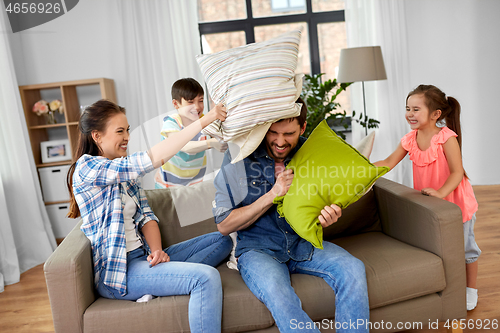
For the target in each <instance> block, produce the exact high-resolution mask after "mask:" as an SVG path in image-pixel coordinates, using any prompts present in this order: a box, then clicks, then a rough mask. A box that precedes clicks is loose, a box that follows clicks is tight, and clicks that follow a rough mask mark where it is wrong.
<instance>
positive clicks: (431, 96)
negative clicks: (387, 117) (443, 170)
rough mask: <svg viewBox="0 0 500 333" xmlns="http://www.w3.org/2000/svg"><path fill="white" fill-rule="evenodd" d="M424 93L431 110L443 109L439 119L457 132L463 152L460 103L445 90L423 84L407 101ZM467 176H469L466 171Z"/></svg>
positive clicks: (412, 92) (426, 103)
mask: <svg viewBox="0 0 500 333" xmlns="http://www.w3.org/2000/svg"><path fill="white" fill-rule="evenodd" d="M420 94H422V95H424V97H425V105H426V106H427V107H428V108H429V111H430V112H433V111H436V110H441V116H440V117H439V118H438V120H437V121H438V122H439V121H443V120H444V122H445V124H446V126H447V127H448V128H449V129H451V130H452V131H453V132H455V133H456V134H457V141H458V145H459V147H460V152H462V129H461V127H460V103H458V101H457V100H456V99H455V98H453V97H451V96H448V97H447V96H446V94H445V93H444V92H442V91H441V89H439V88H438V87H436V86H433V85H425V84H421V85H419V86H418V87H417V88H415V89H414V90H413V91H411V92H410V93H409V94H408V97H406V102H408V98H410V96H412V95H420ZM464 175H465V177H467V178H469V177H468V176H467V174H466V173H465V170H464Z"/></svg>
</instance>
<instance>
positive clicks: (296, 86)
mask: <svg viewBox="0 0 500 333" xmlns="http://www.w3.org/2000/svg"><path fill="white" fill-rule="evenodd" d="M300 34H301V33H300V30H294V31H291V32H288V33H286V34H283V35H281V36H279V37H276V38H273V39H271V40H268V41H265V42H260V43H253V44H248V45H245V46H240V47H237V48H233V49H230V50H225V51H222V52H218V53H213V54H203V55H199V56H197V57H196V60H197V61H198V64H199V66H200V69H201V72H202V74H203V76H204V78H205V82H206V84H207V87H208V92H209V93H210V97H211V98H212V100H213V101H214V102H215V103H216V104H218V103H221V102H222V103H223V104H224V105H225V106H226V108H227V118H226V121H224V122H223V123H222V124H221V123H220V122H214V123H212V124H211V125H209V126H207V127H206V128H205V129H204V130H203V133H205V134H208V135H210V136H212V137H215V138H218V139H219V140H222V141H225V142H228V141H233V142H235V143H236V144H237V145H238V146H239V147H240V154H239V155H238V156H237V157H236V158H235V159H234V160H233V161H232V162H233V163H234V162H236V161H237V160H240V159H243V158H245V157H246V156H248V155H249V154H251V153H252V152H253V151H254V150H255V148H257V146H258V145H259V144H260V142H261V141H262V139H263V138H264V136H265V132H267V129H266V131H264V130H263V128H265V126H267V128H269V126H270V125H271V124H272V123H273V122H276V121H278V120H280V119H284V118H291V117H297V116H299V114H300V105H298V104H295V101H296V100H297V98H298V97H299V96H300V92H301V90H302V80H301V77H302V75H297V76H296V75H295V70H296V68H297V59H298V48H299V42H300ZM256 127H260V128H258V129H257V128H256Z"/></svg>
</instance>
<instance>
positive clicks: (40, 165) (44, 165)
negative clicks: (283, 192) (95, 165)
mask: <svg viewBox="0 0 500 333" xmlns="http://www.w3.org/2000/svg"><path fill="white" fill-rule="evenodd" d="M68 164H71V160H67V161H59V162H50V163H38V164H37V165H36V167H37V168H47V167H53V166H60V165H68Z"/></svg>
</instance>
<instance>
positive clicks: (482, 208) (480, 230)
mask: <svg viewBox="0 0 500 333" xmlns="http://www.w3.org/2000/svg"><path fill="white" fill-rule="evenodd" d="M474 191H475V194H476V197H477V199H478V201H479V211H478V212H477V222H476V227H475V234H476V241H477V243H478V245H479V247H480V248H481V250H482V251H483V253H482V255H481V257H480V259H479V261H478V263H479V275H478V280H477V285H478V290H479V303H478V305H477V308H476V309H475V310H473V311H469V312H468V313H467V320H469V319H473V320H475V322H477V323H478V322H479V321H482V322H483V323H485V322H486V320H487V319H488V320H493V319H497V320H499V321H500V185H491V186H474ZM424 324H425V325H427V324H428V323H424ZM424 327H425V326H424ZM490 328H491V326H490ZM53 331H54V327H53V322H52V313H51V311H50V303H49V297H48V295H47V288H46V286H45V279H44V276H43V265H39V266H37V267H35V268H33V269H30V270H29V271H27V272H25V273H23V274H22V275H21V282H19V283H16V284H13V285H10V286H6V287H5V291H4V292H3V293H0V332H9V333H10V332H26V333H34V332H53ZM415 332H419V333H446V332H447V330H446V328H444V327H442V325H441V327H440V328H439V329H428V328H426V329H422V330H409V331H406V333H415ZM464 332H471V333H472V332H482V333H486V332H488V333H489V332H491V333H493V332H500V328H498V329H496V330H495V329H489V330H484V329H465V330H464Z"/></svg>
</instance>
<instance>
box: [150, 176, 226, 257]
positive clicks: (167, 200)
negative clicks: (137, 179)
mask: <svg viewBox="0 0 500 333" xmlns="http://www.w3.org/2000/svg"><path fill="white" fill-rule="evenodd" d="M145 192H146V197H147V198H148V203H149V206H150V207H151V209H153V212H154V213H155V215H156V217H158V220H159V221H160V222H159V227H160V233H161V237H162V244H163V247H164V248H165V247H168V246H170V245H172V244H176V243H179V242H182V241H185V240H188V239H191V238H193V237H197V236H200V235H204V234H207V233H210V232H213V231H217V226H216V224H215V222H214V218H213V215H212V200H214V198H215V187H214V185H213V182H212V181H206V182H201V183H199V184H195V185H193V186H189V187H178V188H177V187H174V188H166V189H159V190H146V191H145ZM193 208H195V209H193Z"/></svg>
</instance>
